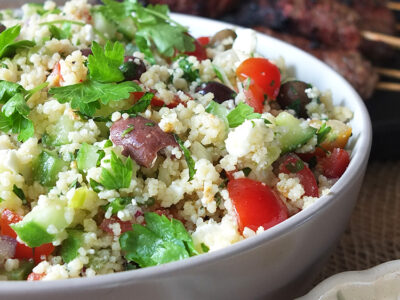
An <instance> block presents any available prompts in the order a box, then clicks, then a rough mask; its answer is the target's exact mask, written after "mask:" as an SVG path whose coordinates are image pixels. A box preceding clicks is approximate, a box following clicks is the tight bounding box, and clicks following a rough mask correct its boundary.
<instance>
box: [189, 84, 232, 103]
mask: <svg viewBox="0 0 400 300" xmlns="http://www.w3.org/2000/svg"><path fill="white" fill-rule="evenodd" d="M196 92H198V93H199V94H201V95H205V94H207V93H213V94H214V101H215V102H218V103H222V102H224V101H226V100H230V99H235V97H236V92H235V91H232V90H231V89H230V88H229V87H227V86H226V85H223V84H222V83H219V82H216V81H209V82H204V83H202V84H201V85H200V86H199V87H198V88H197V89H196Z"/></svg>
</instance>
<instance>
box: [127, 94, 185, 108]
mask: <svg viewBox="0 0 400 300" xmlns="http://www.w3.org/2000/svg"><path fill="white" fill-rule="evenodd" d="M150 92H154V91H150ZM144 93H145V92H133V93H132V94H133V97H134V98H135V102H136V101H139V99H140V98H142V97H143V95H144ZM180 103H182V101H181V99H180V98H179V96H178V95H175V96H174V100H173V101H172V102H171V103H169V104H167V105H165V102H164V101H163V100H161V99H160V98H158V97H157V96H154V97H153V99H151V102H150V105H151V106H155V107H163V106H164V105H165V106H166V107H168V108H174V107H177V106H178V105H179V104H180Z"/></svg>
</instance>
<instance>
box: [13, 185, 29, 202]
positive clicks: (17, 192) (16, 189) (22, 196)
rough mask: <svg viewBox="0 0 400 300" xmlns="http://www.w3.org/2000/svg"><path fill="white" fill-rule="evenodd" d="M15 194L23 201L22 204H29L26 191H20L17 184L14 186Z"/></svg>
mask: <svg viewBox="0 0 400 300" xmlns="http://www.w3.org/2000/svg"><path fill="white" fill-rule="evenodd" d="M13 192H14V194H15V195H17V197H18V198H19V199H21V200H22V203H23V204H26V203H27V201H26V197H25V194H24V191H23V190H22V189H20V188H19V187H17V186H16V185H15V184H14V186H13Z"/></svg>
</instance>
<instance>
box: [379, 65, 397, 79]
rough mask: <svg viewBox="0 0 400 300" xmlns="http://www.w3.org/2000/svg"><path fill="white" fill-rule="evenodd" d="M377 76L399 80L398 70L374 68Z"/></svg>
mask: <svg viewBox="0 0 400 300" xmlns="http://www.w3.org/2000/svg"><path fill="white" fill-rule="evenodd" d="M375 70H376V71H377V72H378V74H380V75H383V76H387V77H391V78H396V79H400V70H396V69H385V68H376V69H375Z"/></svg>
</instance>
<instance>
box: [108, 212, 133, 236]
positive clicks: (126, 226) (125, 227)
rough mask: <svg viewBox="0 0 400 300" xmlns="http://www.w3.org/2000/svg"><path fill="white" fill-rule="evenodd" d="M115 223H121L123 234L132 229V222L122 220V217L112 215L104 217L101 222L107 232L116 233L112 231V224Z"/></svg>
mask: <svg viewBox="0 0 400 300" xmlns="http://www.w3.org/2000/svg"><path fill="white" fill-rule="evenodd" d="M115 223H119V225H120V226H121V234H123V233H124V232H127V231H129V230H132V222H130V221H121V220H120V219H118V218H117V217H114V216H112V217H111V218H109V219H104V220H103V221H102V222H101V224H100V228H101V229H102V230H103V231H105V232H107V233H110V234H114V231H112V229H111V228H110V225H112V224H115Z"/></svg>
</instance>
